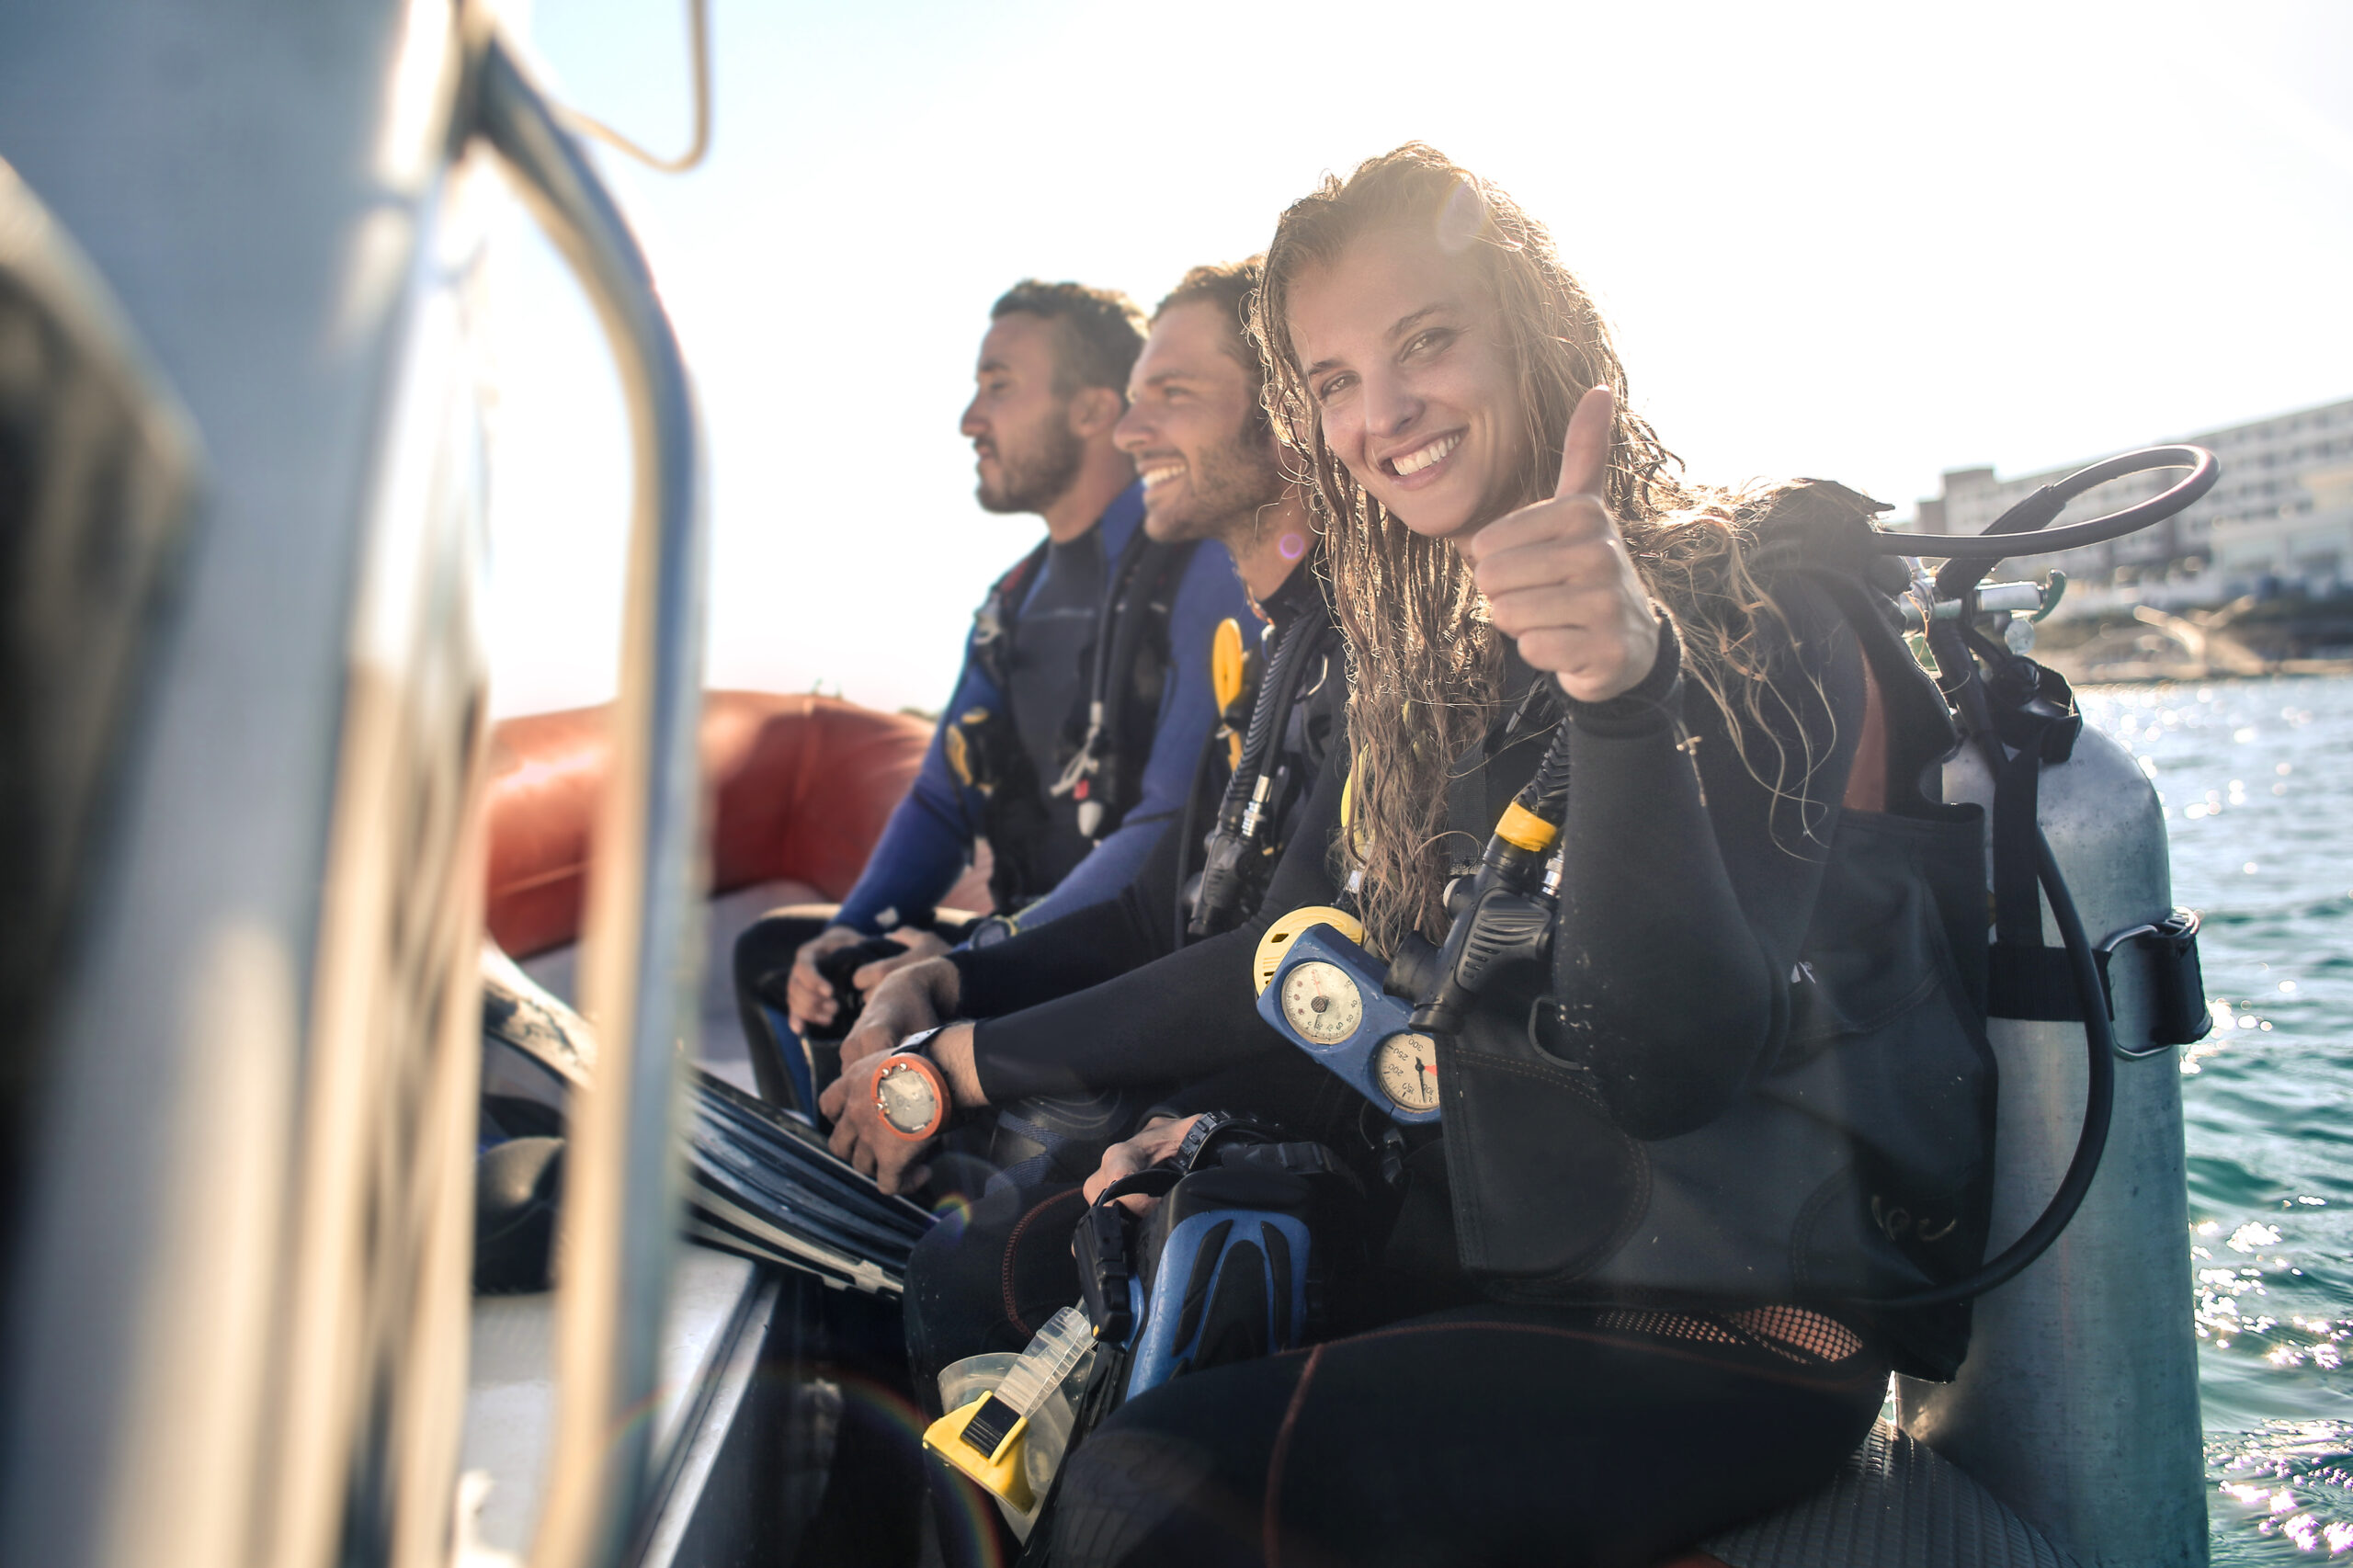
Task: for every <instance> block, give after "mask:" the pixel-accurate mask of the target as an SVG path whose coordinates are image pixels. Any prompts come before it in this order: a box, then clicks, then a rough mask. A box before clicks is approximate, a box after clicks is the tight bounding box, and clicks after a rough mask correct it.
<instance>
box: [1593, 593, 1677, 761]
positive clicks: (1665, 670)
mask: <svg viewBox="0 0 2353 1568" xmlns="http://www.w3.org/2000/svg"><path fill="white" fill-rule="evenodd" d="M1652 613H1653V614H1654V615H1655V616H1657V618H1658V653H1657V654H1656V655H1655V656H1654V657H1653V659H1652V660H1651V667H1650V670H1649V672H1648V673H1647V674H1645V675H1644V676H1643V678H1642V679H1641V680H1638V681H1636V682H1635V683H1634V684H1633V685H1632V686H1631V687H1628V688H1627V689H1626V690H1624V691H1621V692H1620V693H1619V694H1618V695H1617V696H1615V697H1612V698H1609V699H1607V700H1605V701H1601V702H1581V701H1579V700H1577V699H1575V698H1574V697H1570V698H1568V699H1567V701H1568V705H1569V721H1570V722H1572V723H1574V725H1576V727H1577V728H1578V729H1580V730H1583V731H1584V732H1585V733H1587V734H1589V735H1610V736H1619V737H1624V736H1632V735H1646V734H1651V733H1655V732H1658V731H1662V730H1666V729H1671V728H1673V727H1674V725H1675V724H1676V723H1677V722H1680V721H1681V719H1682V717H1683V641H1682V639H1681V638H1680V637H1678V636H1677V634H1676V631H1675V622H1674V621H1673V620H1671V619H1668V618H1667V617H1666V615H1665V613H1664V612H1662V611H1659V610H1657V609H1656V608H1654V609H1653V611H1652ZM1563 695H1564V696H1565V693H1564V694H1563Z"/></svg>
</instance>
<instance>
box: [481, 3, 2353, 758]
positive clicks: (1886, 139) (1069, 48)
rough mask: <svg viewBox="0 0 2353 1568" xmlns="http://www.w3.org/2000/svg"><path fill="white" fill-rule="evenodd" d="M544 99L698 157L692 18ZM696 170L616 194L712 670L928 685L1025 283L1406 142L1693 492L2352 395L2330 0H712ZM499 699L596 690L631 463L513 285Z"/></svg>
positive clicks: (645, 20)
mask: <svg viewBox="0 0 2353 1568" xmlns="http://www.w3.org/2000/svg"><path fill="white" fill-rule="evenodd" d="M534 10H535V13H536V14H535V16H534V17H533V37H532V40H531V41H532V44H533V47H534V48H535V49H536V50H537V51H538V52H539V54H540V58H541V59H542V61H543V62H544V63H545V65H546V67H547V69H548V71H549V73H550V74H551V76H552V78H553V85H555V86H556V88H557V89H558V91H559V92H560V94H561V96H562V97H564V98H565V99H566V100H567V101H569V102H571V103H574V104H575V105H577V106H578V107H580V108H583V109H585V110H586V111H588V112H590V113H594V114H596V115H598V116H599V117H600V118H603V119H607V120H608V121H610V122H612V123H615V124H617V125H619V126H620V127H622V128H623V129H625V130H627V131H630V132H631V133H632V134H634V135H636V136H637V137H638V138H639V139H640V140H641V141H643V142H648V143H650V144H653V145H655V146H657V147H661V148H665V149H666V148H669V147H673V146H676V145H681V144H683V142H684V139H685V135H686V128H687V118H688V117H687V79H688V77H687V64H686V51H685V27H684V19H683V16H682V7H681V6H679V5H678V4H676V3H675V0H535V5H534ZM714 12H715V15H714V17H713V23H712V28H713V38H714V51H715V55H716V98H717V131H716V141H715V143H714V147H713V151H712V154H711V157H710V161H709V162H708V163H707V164H706V165H704V166H703V167H702V168H700V169H699V170H697V171H696V172H694V173H692V174H689V175H687V176H660V175H656V174H654V173H653V172H652V171H649V170H646V169H643V168H641V167H639V166H637V165H633V164H631V163H629V162H628V161H626V160H625V159H621V158H620V157H618V156H604V155H603V154H601V153H600V156H602V157H603V161H604V166H605V168H606V170H607V171H608V176H609V177H610V179H611V181H612V183H613V185H614V187H616V190H617V191H618V193H619V195H620V199H621V201H622V203H623V205H624V207H625V208H626V209H627V210H629V212H630V213H631V217H632V219H633V221H634V222H636V223H637V224H638V225H639V228H640V231H641V233H642V236H643V239H644V242H645V244H646V246H647V249H648V251H649V253H650V254H651V256H652V257H653V260H654V267H655V270H656V273H657V275H658V276H659V278H660V279H661V282H662V286H663V289H664V292H665V298H666V300H667V301H668V302H669V305H670V307H671V309H672V311H673V312H674V314H675V315H676V319H677V321H678V324H679V329H680V333H681V335H682V336H683V338H684V340H685V343H686V347H687V352H688V358H689V360H690V362H691V363H692V365H693V367H694V369H695V372H696V375H697V378H698V381H699V388H700V393H701V399H702V406H703V413H704V419H705V426H706V432H707V436H708V451H709V464H710V496H711V521H712V527H713V551H712V574H711V584H710V662H709V671H710V684H711V685H712V686H714V687H722V686H736V687H765V688H769V689H779V690H807V689H809V688H810V687H813V686H822V687H823V688H824V689H825V690H826V691H829V692H831V691H839V692H840V693H842V694H843V695H845V696H847V697H850V698H852V699H857V700H859V701H863V702H868V703H872V704H875V705H878V706H882V707H896V706H899V705H902V704H913V705H915V706H919V707H923V708H926V709H928V708H936V707H938V704H939V703H941V702H942V701H943V700H945V699H946V696H947V690H948V687H949V682H950V681H951V680H952V679H953V676H954V671H955V664H956V659H957V654H958V650H959V647H960V645H961V637H962V634H963V631H964V629H965V626H966V623H967V620H968V618H969V616H970V614H971V610H972V605H973V604H974V602H975V601H976V600H977V599H978V597H980V594H981V592H982V590H983V587H984V586H985V585H986V583H987V582H988V580H989V579H990V578H991V577H992V576H993V575H994V574H995V573H996V572H997V571H999V570H1001V569H1002V568H1003V567H1004V566H1005V565H1006V564H1008V563H1010V562H1012V561H1013V560H1015V559H1017V557H1018V556H1019V555H1020V554H1021V553H1022V552H1023V551H1025V550H1027V549H1028V548H1029V545H1030V544H1031V543H1032V542H1033V541H1034V540H1035V539H1036V538H1037V537H1038V535H1037V528H1038V525H1037V523H1036V522H1035V520H1034V519H1029V518H1020V517H990V516H988V515H986V514H984V513H983V512H981V511H980V510H979V508H978V507H977V506H975V505H974V504H973V502H972V454H971V451H970V449H969V448H968V447H967V446H966V444H965V443H964V441H963V439H962V438H961V437H960V436H959V435H958V434H957V430H956V421H957V415H958V414H959V412H960V411H961V408H962V406H963V403H964V401H965V399H966V397H967V396H968V395H969V391H970V383H971V375H972V354H973V350H974V348H975V347H977V345H978V342H979V339H980V335H981V332H982V331H983V328H984V327H985V325H986V312H987V308H988V305H989V302H990V301H992V300H993V299H994V298H995V296H996V294H997V293H998V292H999V291H1001V290H1003V289H1004V288H1005V287H1006V285H1007V284H1009V283H1011V282H1012V281H1013V280H1015V279H1016V278H1020V277H1023V276H1025V275H1032V274H1034V275H1038V276H1042V277H1046V278H1080V279H1082V280H1085V281H1087V282H1091V283H1099V284H1106V285H1110V286H1115V287H1119V288H1123V289H1125V290H1128V291H1129V292H1131V294H1133V295H1134V296H1135V297H1136V298H1137V299H1138V300H1139V301H1142V303H1143V304H1144V305H1145V306H1146V307H1147V308H1149V306H1150V305H1151V303H1152V301H1154V300H1155V299H1156V298H1158V296H1159V295H1160V294H1161V293H1162V292H1164V291H1165V290H1166V289H1167V288H1168V287H1169V286H1170V285H1171V284H1172V283H1174V282H1175V281H1176V278H1177V276H1178V275H1179V274H1180V273H1181V272H1182V271H1183V270H1184V269H1185V268H1186V267H1188V266H1190V265H1192V264H1193V263H1195V262H1199V261H1211V260H1225V259H1233V258H1237V257H1240V256H1245V255H1247V254H1249V253H1250V252H1252V251H1254V250H1256V249H1258V248H1260V247H1262V246H1263V245H1264V244H1265V243H1266V240H1267V235H1268V234H1269V233H1271V231H1272V228H1273V222H1274V218H1275V215H1276V213H1277V212H1278V211H1279V210H1280V208H1281V207H1282V205H1283V204H1284V203H1285V202H1287V201H1289V200H1290V199H1292V198H1294V197H1296V196H1298V195H1300V194H1302V193H1303V192H1304V191H1305V190H1306V189H1307V188H1308V187H1310V186H1311V185H1312V184H1313V182H1314V181H1315V180H1316V179H1317V178H1318V177H1319V176H1321V175H1322V174H1323V172H1324V171H1325V170H1327V169H1332V170H1339V171H1342V172H1345V171H1346V170H1347V168H1348V167H1350V166H1352V165H1354V164H1355V163H1356V162H1357V161H1358V159H1360V158H1363V157H1365V156H1368V155H1370V154H1372V153H1379V152H1381V151H1385V150H1386V149H1388V148H1389V147H1391V146H1393V145H1395V144H1396V143H1397V142H1402V141H1405V140H1408V139H1413V138H1419V139H1421V140H1424V141H1427V142H1432V143H1434V144H1436V145H1437V146H1438V147H1439V148H1441V149H1443V150H1444V151H1445V152H1447V153H1449V155H1451V156H1453V157H1454V158H1456V159H1458V160H1460V161H1461V162H1462V163H1464V164H1466V165H1469V166H1471V167H1472V168H1474V169H1477V170H1479V171H1480V172H1481V173H1483V174H1485V175H1487V176H1491V177H1493V178H1495V179H1496V180H1497V181H1499V182H1500V183H1501V184H1502V185H1503V186H1504V187H1505V188H1506V189H1507V190H1509V191H1511V192H1512V193H1513V194H1514V195H1515V196H1516V197H1517V198H1518V199H1519V200H1520V201H1521V202H1522V203H1523V204H1524V205H1525V206H1527V207H1528V208H1529V210H1530V211H1532V212H1533V213H1534V214H1535V215H1536V216H1537V217H1538V218H1540V219H1541V220H1543V221H1544V222H1546V223H1547V224H1549V225H1550V227H1551V228H1552V233H1553V235H1554V238H1555V239H1556V241H1557V242H1558V244H1559V246H1560V249H1561V252H1562V254H1563V258H1564V259H1566V260H1567V261H1568V263H1569V265H1570V266H1571V267H1573V268H1574V269H1575V270H1577V271H1578V272H1579V273H1580V274H1581V275H1582V276H1583V277H1584V278H1585V279H1586V282H1587V284H1588V285H1589V286H1590V287H1592V288H1593V289H1594V290H1595V291H1596V293H1597V295H1598V296H1599V298H1600V300H1601V301H1602V304H1603V308H1604V310H1605V312H1607V313H1608V315H1609V317H1610V318H1611V320H1612V321H1613V322H1614V324H1615V325H1616V329H1617V332H1618V335H1619V344H1620V351H1621V353H1622V355H1623V358H1625V360H1626V363H1627V367H1628V370H1629V373H1630V376H1631V386H1632V394H1633V401H1634V403H1635V405H1636V406H1637V407H1638V408H1639V409H1640V410H1641V411H1642V412H1643V413H1645V414H1646V415H1649V416H1650V417H1651V419H1652V420H1653V421H1654V423H1655V424H1656V425H1657V426H1658V428H1659V431H1660V433H1661V434H1662V436H1663V437H1665V440H1666V442H1667V444H1668V445H1669V446H1671V447H1673V448H1675V449H1677V450H1678V451H1680V452H1681V453H1682V454H1683V456H1684V457H1685V458H1686V459H1687V460H1688V462H1689V465H1690V470H1691V472H1692V473H1693V474H1694V475H1695V476H1696V477H1699V478H1701V479H1710V480H1736V479H1740V478H1743V477H1745V476H1748V475H1751V474H1758V473H1807V474H1818V475H1825V476H1830V477H1836V478H1838V479H1842V480H1845V481H1846V482H1847V483H1852V484H1855V485H1857V486H1858V487H1859V488H1861V489H1864V490H1867V491H1869V492H1870V493H1871V494H1876V495H1878V496H1880V497H1881V499H1883V500H1887V501H1892V502H1893V503H1895V504H1896V507H1897V515H1898V516H1899V517H1901V516H1906V515H1908V514H1909V513H1910V511H1911V509H1912V506H1913V504H1914V502H1915V501H1916V500H1917V499H1918V498H1919V497H1920V496H1923V495H1930V494H1935V493H1936V491H1937V486H1938V475H1939V473H1940V472H1943V471H1945V470H1947V469H1953V468H1961V467H1966V466H1969V465H1972V464H1978V463H1991V464H1994V465H1996V466H1997V467H1998V468H2000V469H2001V470H2002V471H2003V472H2005V473H2011V472H2025V471H2030V470H2033V469H2037V468H2042V467H2049V466H2053V465H2056V464H2061V463H2066V462H2070V461H2074V460H2082V459H2089V458H2091V457H2094V456H2097V455H2102V454H2104V453H2106V452H2108V451H2110V450H2113V449H2119V448H2122V447H2128V446H2136V445H2141V444H2143V443H2145V442H2148V441H2153V440H2158V439H2163V438H2165V437H2175V436H2180V435H2186V434H2188V433H2190V432H2193V431H2197V430H2201V429H2208V428H2211V427H2214V426H2222V425H2229V424H2234V423H2238V422H2241V421H2244V420H2247V419H2253V418H2256V417H2260V416H2262V415H2267V414H2272V413H2277V412H2280V411H2283V410H2286V409H2290V408H2295V407H2300V406H2302V405H2304V404H2308V403H2320V402H2325V401H2329V400H2333V399H2337V398H2342V397H2345V396H2347V395H2348V394H2349V393H2353V94H2348V93H2347V91H2346V88H2345V84H2346V82H2347V79H2348V77H2353V5H2347V4H2346V3H2344V0H2313V3H2309V4H2302V5H2287V4H2279V5H2272V4H2263V3H2259V0H2240V3H2238V4H2232V5H2202V4H2186V3H2154V0H2141V3H2136V4H2129V5H2116V6H2083V5H2075V6H2071V5H2064V4H2059V3H2057V0H2044V3H2042V4H2036V5H2027V6H2006V5H1995V4H1973V5H1970V6H1938V7H1935V8H1934V9H1933V10H1932V9H1931V8H1929V7H1926V6H1896V5H1889V4H1886V3H1884V0H1880V3H1877V4H1870V5H1857V6H1828V5H1802V6H1801V5H1780V6H1770V5H1756V4H1754V3H1753V0H1751V3H1748V4H1739V5H1726V6H1670V5H1647V6H1629V5H1625V4H1623V3H1622V0H1611V3H1610V4H1608V5H1592V6H1577V5H1573V4H1561V3H1557V0H1556V3H1553V4H1547V5H1541V6H1485V5H1479V4H1473V3H1467V0H1465V3H1457V4H1450V5H1444V6H1386V5H1380V4H1372V3H1363V4H1358V3H1354V0H1332V3H1329V4H1325V5H1313V6H1300V5H1279V4H1269V3H1267V0H1256V3H1251V4H1239V5H1235V4H1227V3H1224V0H1200V3H1198V4H1191V5H1185V6H1168V5H1161V6H1138V5H1129V6H1117V7H1113V6H1083V5H1075V4H1047V3H1022V4H991V5H987V6H976V5H972V4H969V3H966V4H912V3H893V0H870V3H868V4H862V5H844V4H840V3H838V0H832V3H825V4H808V3H805V0H794V3H790V4H788V3H783V0H715V5H714ZM502 262H503V267H502V270H501V271H500V273H499V274H498V276H497V278H496V287H495V292H494V298H495V301H496V304H495V312H496V316H495V324H494V343H493V349H494V356H495V358H496V363H497V366H498V376H499V382H500V399H499V409H498V414H497V425H496V438H497V446H496V449H495V468H494V473H495V477H494V494H493V506H492V518H493V522H492V531H493V549H494V581H493V596H494V618H495V619H494V645H493V659H494V703H495V706H496V709H497V710H498V711H500V712H502V713H515V712H529V711H534V710H541V709H546V708H552V707H563V706H569V705H573V704H576V703H583V702H590V701H597V700H601V699H603V698H605V697H606V696H608V694H609V692H610V690H611V687H612V684H613V667H614V658H615V654H614V650H615V648H616V646H617V643H618V625H619V603H620V567H621V534H622V529H623V525H624V513H625V507H626V494H627V472H628V458H627V449H626V442H625V437H624V432H623V429H622V426H621V423H620V413H619V409H618V405H617V403H616V402H615V400H614V397H613V393H612V392H611V372H610V370H609V369H608V366H607V362H606V360H605V358H604V349H603V346H602V343H601V340H600V339H599V338H598V337H597V333H596V329H595V326H594V324H593V321H592V319H591V317H590V316H589V315H588V313H587V312H586V309H585V306H584V305H583V304H582V303H581V302H580V301H579V299H578V296H577V294H576V292H575V291H574V290H573V289H572V287H571V285H570V284H569V282H568V280H567V279H566V278H564V276H563V274H562V272H561V270H560V268H559V267H557V265H556V264H555V262H554V261H553V259H552V256H551V254H550V253H548V252H547V251H546V250H545V249H544V247H543V246H540V244H538V243H537V242H536V240H534V239H529V238H528V237H527V238H524V239H522V240H521V241H520V242H519V243H517V244H514V245H512V246H510V247H509V249H508V252H507V254H506V256H504V257H503V258H502Z"/></svg>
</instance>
